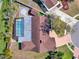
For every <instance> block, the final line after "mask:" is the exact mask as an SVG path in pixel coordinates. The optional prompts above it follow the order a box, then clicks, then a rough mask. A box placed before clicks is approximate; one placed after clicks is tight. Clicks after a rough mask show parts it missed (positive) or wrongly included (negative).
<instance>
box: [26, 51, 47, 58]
mask: <svg viewBox="0 0 79 59" xmlns="http://www.w3.org/2000/svg"><path fill="white" fill-rule="evenodd" d="M47 55H48V53H36V52H27V53H26V56H27V57H31V58H30V59H32V58H33V59H45V57H46V56H47Z"/></svg>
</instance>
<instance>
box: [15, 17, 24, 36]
mask: <svg viewBox="0 0 79 59" xmlns="http://www.w3.org/2000/svg"><path fill="white" fill-rule="evenodd" d="M16 36H19V37H23V36H24V20H23V19H22V18H21V19H20V18H19V19H16Z"/></svg>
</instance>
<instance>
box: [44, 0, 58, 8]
mask: <svg viewBox="0 0 79 59" xmlns="http://www.w3.org/2000/svg"><path fill="white" fill-rule="evenodd" d="M44 2H45V4H46V5H47V7H48V8H51V7H53V6H54V5H55V4H56V3H57V1H56V0H44Z"/></svg>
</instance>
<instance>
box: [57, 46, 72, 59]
mask: <svg viewBox="0 0 79 59" xmlns="http://www.w3.org/2000/svg"><path fill="white" fill-rule="evenodd" d="M57 50H58V51H61V52H63V53H64V56H63V58H62V59H72V56H73V53H72V52H71V51H70V50H69V49H68V47H67V46H66V45H63V46H61V47H58V48H57Z"/></svg>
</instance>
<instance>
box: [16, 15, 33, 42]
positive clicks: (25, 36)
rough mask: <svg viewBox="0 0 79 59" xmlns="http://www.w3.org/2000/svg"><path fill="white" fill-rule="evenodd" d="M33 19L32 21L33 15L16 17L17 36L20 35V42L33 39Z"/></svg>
mask: <svg viewBox="0 0 79 59" xmlns="http://www.w3.org/2000/svg"><path fill="white" fill-rule="evenodd" d="M31 21H32V18H31V16H26V17H25V18H18V19H16V36H17V37H18V42H23V41H31V39H32V27H31V25H32V22H31Z"/></svg>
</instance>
